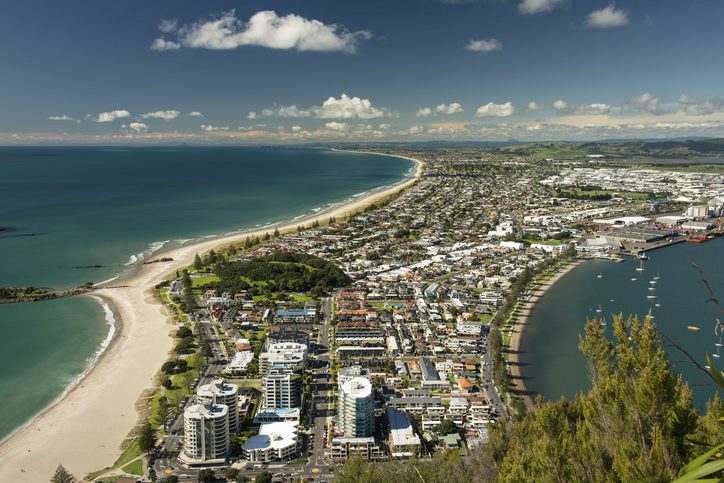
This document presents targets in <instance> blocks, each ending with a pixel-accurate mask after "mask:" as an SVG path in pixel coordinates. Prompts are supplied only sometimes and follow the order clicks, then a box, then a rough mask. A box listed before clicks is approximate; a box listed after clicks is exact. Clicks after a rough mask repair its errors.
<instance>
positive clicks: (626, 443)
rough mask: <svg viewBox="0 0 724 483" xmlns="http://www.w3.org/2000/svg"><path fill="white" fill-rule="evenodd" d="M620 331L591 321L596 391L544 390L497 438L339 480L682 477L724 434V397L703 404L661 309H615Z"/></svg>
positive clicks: (588, 348)
mask: <svg viewBox="0 0 724 483" xmlns="http://www.w3.org/2000/svg"><path fill="white" fill-rule="evenodd" d="M612 335H613V337H612V339H609V338H608V337H606V334H605V328H604V327H603V326H602V324H601V323H600V321H599V320H593V321H589V322H588V323H587V324H586V330H585V337H584V338H582V339H581V342H580V349H581V351H582V352H583V354H584V355H585V356H586V360H587V363H588V367H589V372H590V377H591V381H592V388H591V389H590V390H589V391H588V392H586V393H583V394H580V395H578V396H577V397H576V398H575V399H573V400H570V401H569V400H566V399H564V398H561V399H560V400H558V401H551V402H549V401H544V400H543V399H542V398H540V397H539V398H538V400H537V403H536V407H535V410H533V411H531V412H529V413H528V414H526V415H525V416H524V417H522V418H521V419H520V420H519V421H512V420H510V421H508V422H505V421H502V422H500V424H497V425H495V426H493V427H491V431H490V438H489V441H488V443H487V444H486V445H483V446H482V447H481V448H479V449H476V450H474V451H472V452H471V454H470V456H469V457H467V458H456V457H455V456H453V455H450V454H447V453H442V454H439V455H436V456H435V457H434V458H433V460H432V461H431V462H425V461H414V462H410V463H408V464H407V466H405V467H404V469H401V468H400V465H399V463H395V464H394V465H393V464H387V465H375V466H373V467H369V466H368V465H367V464H365V463H363V462H362V461H359V460H354V459H352V460H350V461H349V462H348V463H347V465H345V467H344V468H343V469H342V470H341V471H340V472H338V474H337V475H336V477H337V478H338V481H341V482H356V481H360V482H361V481H372V482H374V481H381V482H382V481H384V482H389V483H394V482H398V481H399V482H402V481H413V480H415V481H418V480H419V481H425V482H427V483H432V482H444V481H460V482H478V481H491V480H498V481H511V482H518V481H610V482H629V481H647V482H648V481H650V482H659V481H660V482H664V481H672V480H674V479H675V478H676V477H677V476H678V474H679V471H680V470H681V468H682V467H683V466H684V465H685V464H686V463H687V462H688V461H690V460H691V459H692V458H693V457H695V456H697V455H699V454H702V453H704V452H706V451H708V450H709V449H711V448H713V447H715V446H717V445H719V444H721V443H722V442H723V441H724V424H722V422H721V420H720V419H721V418H722V417H724V405H722V401H721V399H720V398H719V397H718V395H717V396H716V397H715V398H714V399H713V400H712V401H710V402H709V404H708V406H707V412H706V414H705V415H703V416H699V415H698V414H697V412H696V410H695V409H694V407H693V406H692V394H691V390H690V389H689V387H688V386H687V385H686V384H685V383H684V382H683V380H682V379H681V377H680V376H678V375H677V374H676V373H675V372H674V371H673V370H672V368H671V366H670V365H669V360H668V357H667V354H666V352H665V351H664V347H663V345H662V342H661V338H660V334H659V332H658V331H657V329H656V326H655V324H654V322H653V320H652V319H651V318H646V319H644V320H643V321H641V320H639V319H638V318H636V317H630V318H628V319H624V318H623V317H622V316H617V317H614V320H613V334H612ZM408 467H410V468H412V469H411V470H408V469H407V468H408ZM410 471H414V472H413V473H410ZM360 475H362V476H360ZM366 475H369V476H366ZM415 475H417V478H415V477H414V476H415ZM452 475H455V477H454V480H453V479H451V478H453V476H452Z"/></svg>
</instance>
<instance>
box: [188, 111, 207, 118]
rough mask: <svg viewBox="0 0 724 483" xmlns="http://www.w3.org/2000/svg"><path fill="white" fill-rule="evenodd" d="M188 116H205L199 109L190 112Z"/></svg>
mask: <svg viewBox="0 0 724 483" xmlns="http://www.w3.org/2000/svg"><path fill="white" fill-rule="evenodd" d="M188 116H189V117H204V115H203V114H202V113H200V112H199V111H191V112H189V114H188Z"/></svg>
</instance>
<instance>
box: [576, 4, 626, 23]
mask: <svg viewBox="0 0 724 483" xmlns="http://www.w3.org/2000/svg"><path fill="white" fill-rule="evenodd" d="M626 24H628V14H627V13H626V12H624V11H623V10H617V9H616V6H615V5H614V4H610V5H609V6H607V7H604V8H602V9H601V10H595V11H593V12H591V14H590V15H589V16H588V17H587V18H586V25H588V26H589V27H591V28H598V29H607V28H612V27H621V26H623V25H626Z"/></svg>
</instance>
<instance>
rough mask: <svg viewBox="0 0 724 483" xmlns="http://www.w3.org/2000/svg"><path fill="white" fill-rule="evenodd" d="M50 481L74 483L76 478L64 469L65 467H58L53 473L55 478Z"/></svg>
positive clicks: (52, 482)
mask: <svg viewBox="0 0 724 483" xmlns="http://www.w3.org/2000/svg"><path fill="white" fill-rule="evenodd" d="M50 481H51V483H74V482H75V476H73V475H72V474H70V472H69V471H68V470H66V469H65V468H64V467H63V465H58V468H57V469H56V470H55V473H53V476H51V477H50Z"/></svg>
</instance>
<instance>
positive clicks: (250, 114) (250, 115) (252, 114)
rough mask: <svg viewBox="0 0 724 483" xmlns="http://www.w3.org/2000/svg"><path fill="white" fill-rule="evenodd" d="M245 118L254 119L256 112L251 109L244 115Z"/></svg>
mask: <svg viewBox="0 0 724 483" xmlns="http://www.w3.org/2000/svg"><path fill="white" fill-rule="evenodd" d="M246 118H247V119H256V112H254V111H251V112H249V114H247V115H246Z"/></svg>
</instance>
